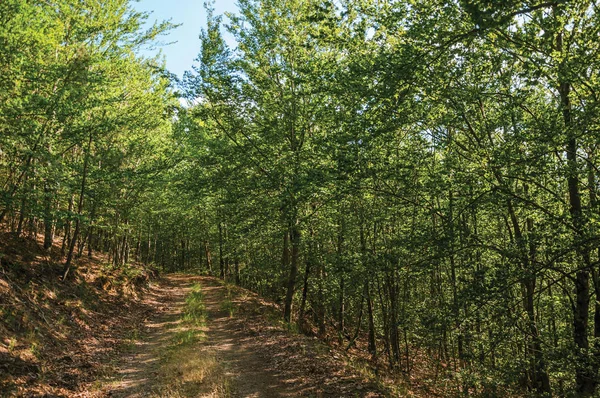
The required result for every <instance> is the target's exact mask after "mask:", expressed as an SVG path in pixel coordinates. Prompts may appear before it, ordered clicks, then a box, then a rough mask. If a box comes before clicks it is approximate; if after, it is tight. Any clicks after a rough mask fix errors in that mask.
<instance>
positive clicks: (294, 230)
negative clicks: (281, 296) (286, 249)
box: [283, 220, 300, 323]
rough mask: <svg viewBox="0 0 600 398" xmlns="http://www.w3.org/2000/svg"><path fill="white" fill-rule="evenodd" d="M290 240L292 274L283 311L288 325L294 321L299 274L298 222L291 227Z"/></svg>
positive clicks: (290, 274)
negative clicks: (293, 303) (294, 303)
mask: <svg viewBox="0 0 600 398" xmlns="http://www.w3.org/2000/svg"><path fill="white" fill-rule="evenodd" d="M290 240H291V243H292V253H291V259H290V273H289V278H288V282H287V291H286V295H285V302H284V309H283V319H284V320H285V321H286V322H287V323H290V321H291V319H292V301H293V299H294V291H295V288H296V275H297V274H298V257H299V254H300V228H299V227H298V220H294V222H293V223H292V225H291V227H290Z"/></svg>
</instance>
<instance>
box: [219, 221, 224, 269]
mask: <svg viewBox="0 0 600 398" xmlns="http://www.w3.org/2000/svg"><path fill="white" fill-rule="evenodd" d="M219 277H220V278H221V279H225V260H224V258H223V225H222V224H221V222H220V221H219Z"/></svg>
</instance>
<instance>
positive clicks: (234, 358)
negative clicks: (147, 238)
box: [105, 274, 380, 397]
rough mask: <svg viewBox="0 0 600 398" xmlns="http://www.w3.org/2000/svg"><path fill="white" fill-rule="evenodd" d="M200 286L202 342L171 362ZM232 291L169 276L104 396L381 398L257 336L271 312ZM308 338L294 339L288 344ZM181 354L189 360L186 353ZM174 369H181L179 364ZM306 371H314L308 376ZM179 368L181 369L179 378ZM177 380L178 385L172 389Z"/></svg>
mask: <svg viewBox="0 0 600 398" xmlns="http://www.w3.org/2000/svg"><path fill="white" fill-rule="evenodd" d="M197 284H199V285H200V286H201V293H202V296H203V299H202V300H203V303H204V306H205V313H206V322H205V324H204V325H203V326H202V338H201V339H200V340H198V341H197V342H195V343H193V344H192V345H189V346H185V345H184V346H183V347H179V348H177V349H176V350H175V351H176V353H175V354H173V355H172V354H169V352H171V353H172V352H173V349H172V347H173V342H174V341H177V339H178V337H177V336H181V335H182V333H185V329H186V328H185V326H184V325H183V324H182V319H183V316H184V311H185V306H186V297H188V295H189V294H190V292H191V291H192V286H193V285H197ZM231 289H237V288H232V287H231V286H227V285H224V284H223V283H222V282H221V281H219V280H218V279H214V278H210V277H199V276H190V275H182V274H174V275H169V276H167V277H165V278H163V279H162V281H161V282H160V283H158V284H154V286H153V287H152V288H151V290H150V292H149V293H148V295H147V298H146V300H147V301H148V304H149V305H152V306H153V307H154V308H156V312H155V313H154V314H153V315H152V316H151V317H150V318H149V319H147V320H146V322H145V329H146V330H145V331H144V332H142V335H143V337H142V338H141V339H140V341H138V342H136V344H135V347H134V349H133V350H132V352H131V353H130V354H128V355H126V356H125V357H124V358H123V359H122V361H121V362H122V363H121V366H120V369H119V376H118V381H115V382H114V383H113V384H112V385H111V386H110V388H109V390H108V391H106V390H105V392H106V395H107V396H111V397H146V396H156V397H158V396H160V397H168V396H172V397H181V396H184V397H185V396H205V397H299V396H319V397H320V396H328V397H329V396H331V397H333V396H336V397H343V396H353V397H355V396H361V397H363V396H365V397H367V396H369V397H373V396H380V395H379V394H378V393H375V392H374V391H373V389H374V387H373V386H370V388H369V383H367V384H364V383H362V381H361V380H358V379H357V378H356V377H354V376H350V377H347V375H344V374H343V373H344V372H343V371H342V372H339V371H338V370H332V369H328V370H327V371H324V370H323V369H322V368H315V367H314V366H312V365H310V364H308V363H307V359H308V360H309V361H320V360H321V358H320V357H319V356H318V355H315V356H313V357H312V358H309V357H307V356H306V355H301V356H298V355H294V353H293V352H292V353H290V352H289V351H285V347H286V346H287V347H288V348H289V346H290V344H288V343H286V341H285V340H286V337H282V334H280V333H279V332H275V333H273V332H272V331H271V332H269V333H267V334H265V333H263V332H260V331H258V332H257V329H255V330H252V328H253V326H252V324H253V321H252V320H253V319H254V320H256V318H257V316H256V314H259V313H260V316H259V317H260V318H263V319H264V315H265V309H264V308H258V307H257V296H248V295H249V294H250V293H245V294H246V295H245V296H243V297H241V298H240V297H237V298H236V297H233V295H232V291H231ZM240 290H241V289H240ZM241 302H243V303H244V304H246V305H247V304H248V303H251V304H252V308H253V309H252V311H253V312H254V315H255V316H254V317H252V315H250V317H248V316H247V315H248V314H249V312H248V311H247V309H246V310H243V309H242V308H241V307H240V303H241ZM238 311H239V313H238ZM302 338H303V336H302V337H301V336H292V337H291V338H290V339H292V340H301V339H302ZM274 341H275V342H276V343H275V344H274ZM278 346H281V348H278ZM169 347H171V348H169ZM302 347H303V348H302V350H303V351H304V354H306V351H309V354H310V351H311V348H308V349H307V348H306V346H305V345H304V344H302ZM181 350H183V351H187V352H183V353H182V351H181ZM273 350H275V351H273ZM165 353H167V354H165ZM170 355H171V356H172V358H171V360H169V356H170ZM165 358H167V359H165ZM173 358H174V359H173ZM278 358H280V360H278ZM282 358H286V359H282ZM173 361H175V362H176V363H175V364H173ZM169 362H171V364H169ZM186 362H188V363H186ZM282 363H283V365H282ZM322 363H327V362H326V361H322ZM290 365H291V366H290ZM307 365H310V366H309V367H308V369H309V371H308V372H306V369H307ZM173 366H175V367H176V368H177V369H176V370H173V369H172V368H173ZM311 366H312V367H311ZM194 367H196V368H197V369H193V368H194ZM165 368H167V369H166V370H165ZM315 373H317V375H315ZM315 376H317V377H315ZM178 378H179V379H180V380H179V381H177V380H175V381H174V379H178ZM165 380H169V381H168V384H169V385H165V383H164V382H165ZM324 380H327V381H326V382H324ZM369 390H370V391H369Z"/></svg>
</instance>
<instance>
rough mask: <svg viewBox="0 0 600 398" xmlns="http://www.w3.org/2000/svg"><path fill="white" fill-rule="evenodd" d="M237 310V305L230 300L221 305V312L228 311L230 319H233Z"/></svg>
mask: <svg viewBox="0 0 600 398" xmlns="http://www.w3.org/2000/svg"><path fill="white" fill-rule="evenodd" d="M235 310H236V308H235V305H234V304H233V302H232V301H231V300H230V299H229V298H227V299H225V300H224V301H223V302H222V303H221V311H226V312H227V313H229V317H230V318H233V314H235Z"/></svg>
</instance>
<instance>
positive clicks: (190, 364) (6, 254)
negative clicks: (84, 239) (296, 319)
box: [0, 231, 411, 398]
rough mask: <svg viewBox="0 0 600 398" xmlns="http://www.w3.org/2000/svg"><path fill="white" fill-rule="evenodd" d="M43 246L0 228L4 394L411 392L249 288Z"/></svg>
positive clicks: (0, 386)
mask: <svg viewBox="0 0 600 398" xmlns="http://www.w3.org/2000/svg"><path fill="white" fill-rule="evenodd" d="M41 244H42V242H41V241H40V237H37V239H33V238H19V237H16V236H14V235H13V234H10V233H7V232H2V231H0V397H85V398H91V397H95V398H97V397H135V396H137V397H142V396H143V397H147V396H150V397H152V396H154V397H299V396H302V397H380V396H411V393H410V392H409V391H408V390H407V389H406V388H404V387H403V385H404V384H403V383H398V380H389V379H385V380H382V379H380V378H378V377H376V376H375V372H374V368H373V365H372V364H370V363H369V362H367V361H365V360H364V358H361V357H359V356H357V354H356V353H354V354H353V353H350V352H348V351H346V350H345V349H344V348H343V346H342V347H339V346H338V347H336V346H335V344H329V343H325V342H324V341H321V340H319V339H318V338H316V337H309V336H306V335H304V334H301V333H299V332H298V331H297V330H295V328H294V326H290V325H288V324H287V323H285V322H283V320H282V316H281V308H280V307H279V306H277V305H276V304H274V303H273V302H270V301H267V300H264V299H262V298H261V297H260V296H258V295H257V294H254V293H252V292H250V291H248V290H245V289H242V288H239V287H237V286H234V285H230V284H226V283H224V282H223V281H221V280H219V279H216V278H211V277H204V276H198V275H187V274H169V275H164V276H162V277H157V274H156V271H155V270H153V269H150V268H146V267H145V266H144V265H143V264H138V263H132V264H130V265H129V266H126V267H112V266H111V265H110V261H109V260H108V258H107V257H106V255H104V254H101V253H94V256H93V257H91V258H88V257H87V256H82V257H81V258H79V259H77V261H76V264H75V267H74V270H73V273H72V275H71V277H70V278H69V279H68V280H67V281H62V280H61V279H60V276H61V268H62V267H61V262H60V258H61V256H60V247H58V246H56V245H55V246H54V247H53V248H52V249H51V250H50V251H44V250H43V249H42V248H41ZM361 351H364V350H361ZM392 386H394V387H393V388H394V389H395V390H394V391H392V390H391V388H392ZM399 389H400V390H399Z"/></svg>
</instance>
